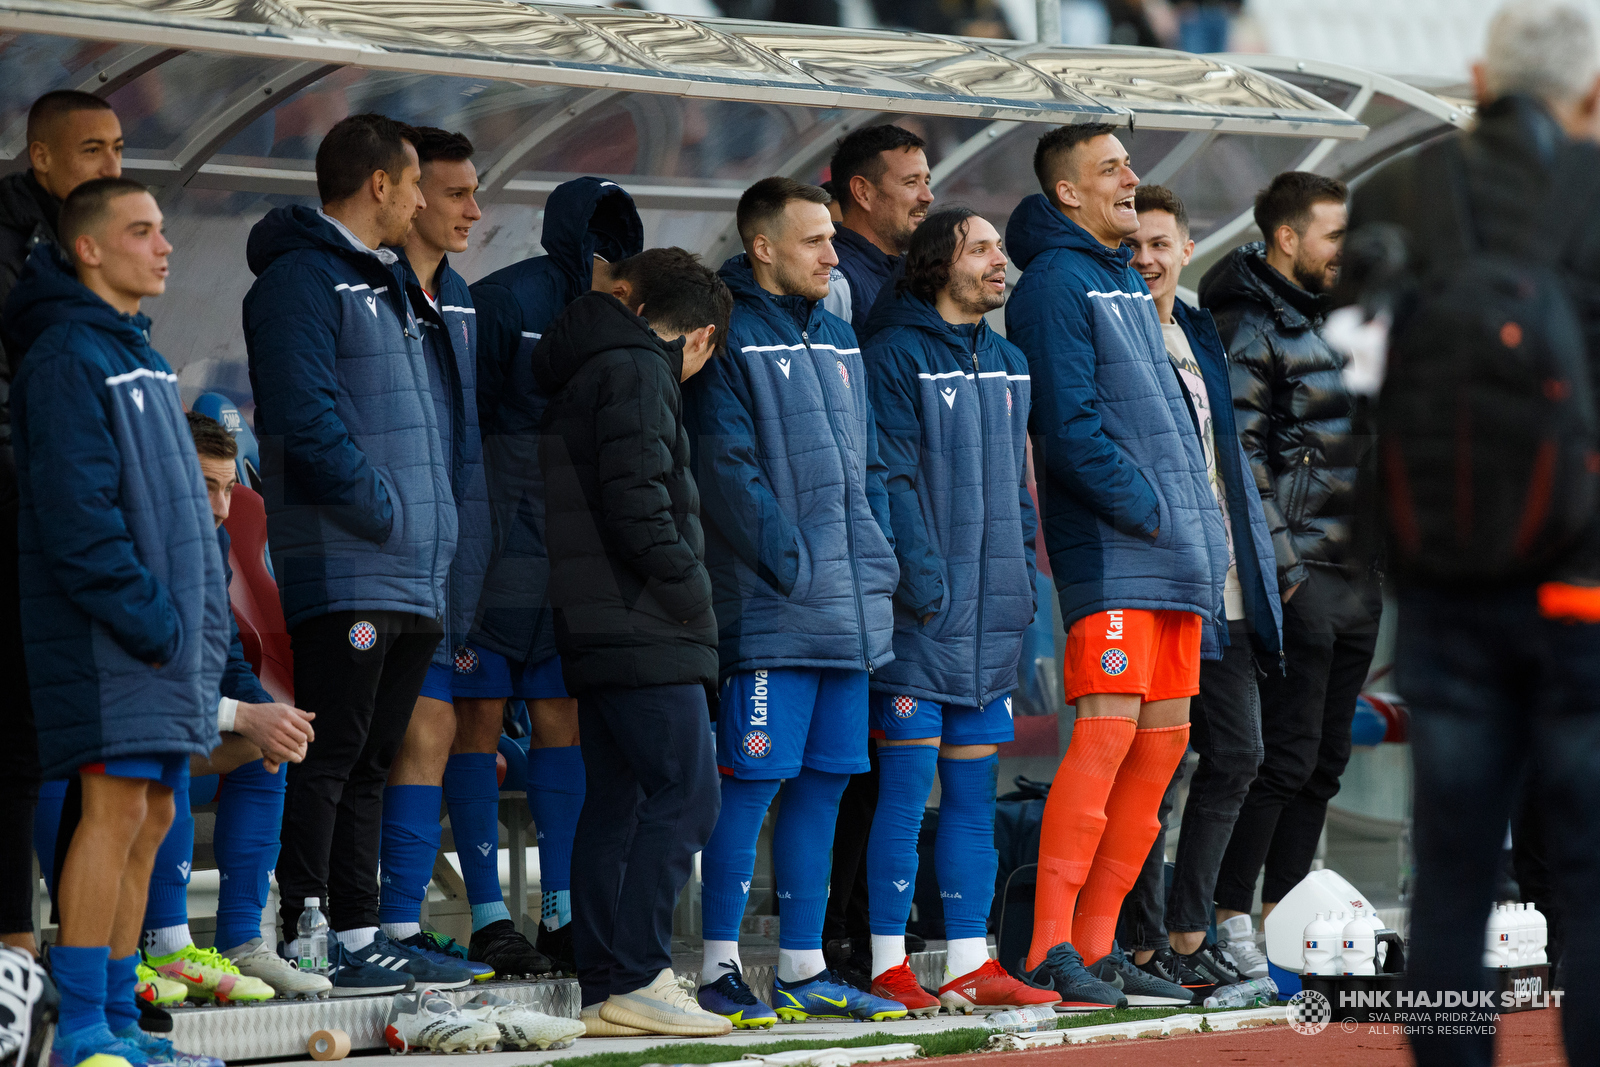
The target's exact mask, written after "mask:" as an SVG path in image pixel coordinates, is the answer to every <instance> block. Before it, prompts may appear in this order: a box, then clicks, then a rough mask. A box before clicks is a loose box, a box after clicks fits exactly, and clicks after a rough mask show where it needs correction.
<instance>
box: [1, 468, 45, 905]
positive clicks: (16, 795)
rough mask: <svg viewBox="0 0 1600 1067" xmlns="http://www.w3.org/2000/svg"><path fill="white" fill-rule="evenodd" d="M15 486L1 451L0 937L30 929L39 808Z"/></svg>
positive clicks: (36, 745)
mask: <svg viewBox="0 0 1600 1067" xmlns="http://www.w3.org/2000/svg"><path fill="white" fill-rule="evenodd" d="M17 585H18V583H17V482H16V473H15V471H14V470H13V469H12V457H11V448H10V446H9V445H6V446H0V678H4V679H5V680H6V688H7V690H8V691H9V694H10V695H9V697H8V698H7V701H8V703H9V705H10V710H9V711H8V712H7V713H6V716H5V726H6V730H5V738H6V743H5V744H4V745H0V934H21V933H27V932H29V931H31V930H32V929H33V891H34V878H33V809H34V806H35V805H36V804H38V802H39V739H38V735H37V734H36V733H35V732H34V725H33V702H32V701H31V700H30V699H29V693H28V664H27V662H26V661H25V660H24V658H23V654H22V597H21V592H20V590H19V589H18V587H17Z"/></svg>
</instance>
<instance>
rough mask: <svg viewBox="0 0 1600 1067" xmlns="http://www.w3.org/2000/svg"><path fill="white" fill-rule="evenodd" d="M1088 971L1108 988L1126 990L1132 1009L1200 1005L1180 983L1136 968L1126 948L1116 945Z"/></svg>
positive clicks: (1123, 991)
mask: <svg viewBox="0 0 1600 1067" xmlns="http://www.w3.org/2000/svg"><path fill="white" fill-rule="evenodd" d="M1088 971H1089V973H1090V974H1092V975H1094V976H1095V977H1096V978H1098V979H1100V980H1101V981H1102V982H1104V983H1106V984H1107V985H1109V986H1115V987H1116V988H1118V989H1120V990H1122V995H1123V996H1125V997H1127V998H1128V1006H1129V1007H1130V1008H1181V1007H1184V1006H1186V1005H1189V1004H1196V1003H1199V1002H1198V1001H1196V1000H1195V999H1194V994H1193V993H1192V992H1191V991H1190V990H1188V989H1185V988H1184V987H1183V986H1181V985H1179V984H1178V983H1176V982H1169V981H1167V980H1166V979H1165V978H1158V977H1156V976H1155V975H1153V974H1151V973H1150V972H1149V971H1146V970H1144V969H1143V968H1140V967H1135V966H1134V965H1133V961H1132V960H1130V959H1128V957H1127V956H1125V955H1123V952H1122V946H1121V945H1118V944H1115V943H1113V944H1112V946H1111V952H1110V954H1109V955H1107V956H1104V957H1102V958H1100V959H1099V960H1096V961H1095V962H1094V963H1093V964H1091V965H1090V966H1089V968H1088Z"/></svg>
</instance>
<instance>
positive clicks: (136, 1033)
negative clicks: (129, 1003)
mask: <svg viewBox="0 0 1600 1067" xmlns="http://www.w3.org/2000/svg"><path fill="white" fill-rule="evenodd" d="M114 1034H115V1036H116V1038H117V1040H118V1041H121V1042H122V1043H123V1044H124V1045H132V1046H133V1047H134V1048H136V1049H138V1050H139V1051H140V1052H142V1053H144V1054H145V1056H146V1058H148V1059H149V1060H150V1062H151V1063H170V1064H172V1065H173V1067H228V1065H227V1064H225V1063H223V1062H222V1061H221V1060H219V1059H217V1058H216V1057H215V1056H202V1055H201V1054H200V1053H198V1052H180V1051H178V1050H177V1049H175V1048H173V1047H172V1042H171V1041H168V1040H167V1039H166V1038H164V1037H156V1036H155V1035H153V1034H147V1033H145V1032H144V1031H143V1030H141V1029H139V1024H138V1023H134V1024H133V1025H132V1026H129V1027H127V1028H125V1029H122V1030H117V1031H114Z"/></svg>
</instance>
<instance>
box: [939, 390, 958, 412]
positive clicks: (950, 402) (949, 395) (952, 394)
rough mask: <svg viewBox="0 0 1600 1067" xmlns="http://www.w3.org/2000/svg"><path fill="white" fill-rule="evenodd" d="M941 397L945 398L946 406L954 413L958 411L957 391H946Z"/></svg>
mask: <svg viewBox="0 0 1600 1067" xmlns="http://www.w3.org/2000/svg"><path fill="white" fill-rule="evenodd" d="M941 395H942V396H943V397H944V402H945V404H946V405H947V406H948V407H949V408H950V410H951V411H954V410H955V409H956V391H955V390H954V389H945V390H943V391H942V393H941Z"/></svg>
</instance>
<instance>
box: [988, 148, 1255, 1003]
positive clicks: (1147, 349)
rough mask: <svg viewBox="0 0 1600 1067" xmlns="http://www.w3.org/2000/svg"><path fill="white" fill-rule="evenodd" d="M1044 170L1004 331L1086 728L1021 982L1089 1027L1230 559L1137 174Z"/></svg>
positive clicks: (1097, 161)
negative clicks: (1151, 261)
mask: <svg viewBox="0 0 1600 1067" xmlns="http://www.w3.org/2000/svg"><path fill="white" fill-rule="evenodd" d="M1034 171H1035V173H1036V174H1037V176H1038V178H1039V184H1040V186H1041V187H1042V188H1043V190H1044V192H1043V193H1042V194H1039V195H1035V196H1030V197H1028V198H1027V199H1026V200H1024V201H1023V202H1022V203H1021V204H1020V205H1018V207H1017V209H1016V211H1014V212H1013V213H1012V215H1011V221H1010V222H1009V223H1008V224H1007V227H1006V244H1007V245H1008V246H1009V247H1010V249H1011V253H1012V256H1013V257H1014V258H1015V260H1016V262H1017V264H1018V265H1019V266H1021V267H1022V270H1023V274H1022V279H1021V281H1019V282H1018V283H1017V289H1016V293H1015V295H1014V296H1013V297H1012V299H1011V303H1010V304H1009V306H1008V307H1007V309H1006V325H1007V336H1008V337H1010V339H1011V340H1012V341H1013V342H1015V343H1016V344H1017V346H1018V347H1019V348H1021V349H1022V350H1023V352H1025V353H1026V354H1027V356H1028V365H1029V369H1030V373H1031V374H1032V377H1033V387H1034V388H1033V413H1032V418H1031V422H1030V425H1031V429H1032V433H1033V434H1034V435H1035V437H1036V438H1038V439H1039V441H1040V442H1041V443H1042V445H1043V448H1042V449H1041V450H1039V451H1036V452H1035V463H1036V464H1037V467H1038V472H1039V474H1038V479H1037V481H1038V486H1039V499H1040V504H1041V506H1042V509H1043V511H1044V521H1045V547H1046V548H1047V549H1048V550H1049V553H1050V563H1051V567H1052V570H1053V572H1054V576H1055V580H1056V588H1057V592H1058V593H1059V596H1060V603H1061V621H1062V624H1063V625H1064V626H1066V628H1067V645H1066V656H1065V690H1064V696H1065V699H1066V701H1067V703H1070V704H1076V705H1077V725H1076V727H1075V728H1074V729H1073V732H1072V742H1071V744H1070V745H1069V747H1068V749H1067V753H1066V755H1065V756H1064V757H1063V758H1062V761H1061V770H1060V773H1059V774H1058V775H1057V776H1056V779H1055V786H1054V787H1053V788H1052V789H1051V791H1050V799H1049V801H1048V803H1047V804H1046V806H1045V811H1044V823H1043V826H1042V828H1041V832H1040V845H1039V888H1038V895H1037V898H1036V905H1035V909H1034V913H1035V921H1034V929H1033V944H1032V948H1031V950H1030V952H1029V954H1028V957H1027V959H1026V961H1024V963H1023V968H1024V969H1026V971H1027V973H1028V977H1029V979H1030V980H1031V981H1033V982H1035V983H1036V984H1039V985H1041V986H1043V987H1045V988H1049V989H1053V990H1054V991H1055V992H1057V993H1060V994H1061V998H1062V1003H1063V1005H1064V1006H1065V1007H1067V1008H1076V1009H1077V1010H1094V1009H1096V1008H1109V1007H1115V1006H1118V1005H1119V1004H1122V1003H1125V1001H1124V1000H1123V997H1122V994H1121V992H1119V990H1118V989H1117V988H1116V987H1115V986H1113V985H1109V984H1107V983H1106V982H1104V981H1101V980H1100V979H1098V978H1095V977H1094V976H1093V975H1091V974H1090V973H1089V972H1088V971H1087V970H1085V968H1084V964H1085V962H1087V963H1089V964H1094V963H1097V962H1098V961H1099V960H1101V959H1102V958H1103V957H1105V956H1107V955H1110V954H1111V953H1112V952H1113V950H1114V947H1115V945H1114V933H1115V928H1116V921H1117V913H1118V911H1119V910H1120V909H1121V907H1122V898H1123V897H1124V895H1126V893H1127V891H1128V889H1129V888H1130V887H1131V886H1132V885H1133V883H1134V880H1135V878H1136V877H1137V875H1138V873H1139V869H1140V867H1141V865H1142V864H1143V863H1144V859H1145V856H1146V855H1147V854H1148V853H1149V850H1150V844H1151V842H1152V841H1154V839H1155V835H1156V832H1157V830H1158V828H1159V826H1160V823H1159V821H1158V819H1157V811H1158V808H1159V806H1160V803H1161V798H1162V795H1163V794H1164V793H1165V792H1166V788H1167V783H1168V781H1170V780H1171V778H1172V772H1173V770H1174V769H1175V768H1176V767H1177V765H1178V761H1179V760H1180V759H1181V758H1182V756H1183V753H1184V750H1185V748H1186V747H1187V746H1188V740H1189V698H1190V697H1192V696H1194V694H1195V693H1196V692H1198V691H1199V688H1200V658H1201V649H1202V644H1203V643H1208V644H1210V645H1211V654H1212V655H1213V656H1215V655H1216V654H1217V653H1218V652H1219V651H1220V642H1219V641H1218V638H1217V633H1216V630H1217V627H1218V625H1220V624H1221V623H1222V589H1223V582H1224V578H1225V574H1226V568H1227V559H1228V550H1227V541H1226V535H1225V534H1224V532H1223V526H1222V516H1221V514H1220V513H1219V511H1218V509H1217V502H1216V498H1215V497H1214V496H1213V495H1212V492H1211V486H1210V483H1209V480H1208V479H1207V477H1206V460H1205V455H1204V453H1203V452H1202V450H1201V447H1200V438H1199V435H1198V434H1196V432H1195V429H1194V423H1193V422H1192V421H1191V419H1190V415H1189V406H1188V401H1187V399H1186V398H1185V396H1184V393H1183V389H1182V387H1181V386H1180V385H1179V383H1178V378H1177V375H1175V374H1174V373H1173V369H1172V365H1171V363H1170V361H1169V360H1168V357H1167V351H1166V346H1165V345H1164V344H1163V342H1162V336H1161V323H1160V321H1159V320H1158V319H1157V317H1156V310H1155V302H1154V301H1153V300H1152V299H1151V296H1150V292H1149V290H1148V289H1147V288H1146V286H1145V283H1144V279H1143V278H1141V277H1140V276H1139V273H1138V272H1137V271H1135V270H1134V269H1133V268H1132V267H1131V266H1129V260H1130V259H1131V258H1132V252H1131V251H1130V250H1129V249H1127V248H1124V247H1123V245H1122V242H1123V240H1124V239H1125V238H1127V237H1129V236H1130V235H1132V234H1134V233H1136V232H1137V231H1138V229H1139V216H1138V213H1137V212H1136V211H1135V208H1134V190H1135V189H1136V188H1137V187H1138V185H1139V176H1138V175H1137V174H1135V173H1134V171H1133V168H1132V166H1131V164H1130V161H1129V158H1128V153H1127V151H1126V150H1125V149H1124V148H1123V146H1122V142H1121V141H1119V140H1118V139H1117V137H1116V128H1115V127H1112V126H1097V125H1082V126H1063V127H1061V128H1059V129H1056V130H1053V131H1051V132H1050V133H1047V134H1045V135H1044V136H1043V137H1042V138H1040V139H1039V145H1038V148H1037V150H1036V151H1035V153H1034ZM1008 962H1010V961H1008Z"/></svg>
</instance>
